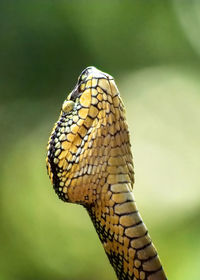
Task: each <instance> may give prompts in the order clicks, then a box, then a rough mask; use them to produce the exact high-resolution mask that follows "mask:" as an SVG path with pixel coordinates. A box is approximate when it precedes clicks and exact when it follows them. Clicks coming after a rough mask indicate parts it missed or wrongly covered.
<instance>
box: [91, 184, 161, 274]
mask: <svg viewBox="0 0 200 280" xmlns="http://www.w3.org/2000/svg"><path fill="white" fill-rule="evenodd" d="M107 188H108V189H107V191H106V192H105V193H106V195H105V196H104V195H103V197H102V198H101V200H99V201H97V203H96V204H95V205H92V206H90V207H87V211H88V213H89V215H90V217H91V219H92V222H93V224H94V227H95V229H96V231H97V233H98V236H99V238H100V241H101V242H102V245H103V247H104V250H105V252H106V254H107V256H108V258H109V261H110V263H111V265H112V266H113V268H114V270H115V272H116V274H117V277H118V279H120V280H133V279H134V280H135V279H148V280H163V279H166V276H165V274H164V272H163V269H162V266H161V263H160V260H159V258H158V255H157V252H156V249H155V247H154V245H153V244H152V242H151V239H150V237H149V235H148V231H147V228H146V226H145V225H144V223H143V221H142V218H141V216H140V214H139V212H138V210H137V207H136V204H135V201H134V197H133V194H132V193H131V192H130V190H129V184H113V185H110V186H108V187H107Z"/></svg>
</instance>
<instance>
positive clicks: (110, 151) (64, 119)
mask: <svg viewBox="0 0 200 280" xmlns="http://www.w3.org/2000/svg"><path fill="white" fill-rule="evenodd" d="M46 165H47V171H48V174H49V177H50V180H51V182H52V184H53V188H54V190H55V192H56V193H57V195H58V197H59V198H60V199H61V200H63V201H64V202H70V203H76V204H80V205H82V206H83V207H84V208H85V209H86V210H87V212H88V214H89V216H90V218H91V220H92V222H93V225H94V227H95V229H96V232H97V234H98V236H99V239H100V241H101V243H102V245H103V247H104V250H105V252H106V254H107V256H108V259H109V261H110V264H111V265H112V267H113V268H114V270H115V272H116V276H117V279H119V280H136V279H141V280H164V279H167V278H166V274H165V272H164V270H163V267H162V265H161V261H160V258H159V256H158V253H157V250H156V249H155V246H154V245H153V243H152V240H151V238H150V236H149V233H148V230H147V227H146V226H145V224H144V223H143V220H142V218H141V216H140V213H139V211H138V208H137V206H136V202H135V198H134V195H133V184H134V167H133V156H132V152H131V144H130V134H129V129H128V124H127V121H126V113H125V106H124V104H123V101H122V99H121V96H120V93H119V90H118V88H117V85H116V83H115V80H114V78H113V77H112V76H111V75H109V74H107V73H105V72H102V71H100V70H98V69H97V68H96V67H93V66H90V67H87V68H86V69H84V70H83V71H82V72H81V74H80V76H79V78H78V81H77V83H76V85H75V87H74V89H73V90H72V91H71V92H70V93H69V95H68V96H67V98H66V99H65V100H64V102H63V104H62V108H61V113H60V116H59V119H58V121H57V122H56V123H55V125H54V127H53V130H52V133H51V135H50V137H49V141H48V144H47V158H46Z"/></svg>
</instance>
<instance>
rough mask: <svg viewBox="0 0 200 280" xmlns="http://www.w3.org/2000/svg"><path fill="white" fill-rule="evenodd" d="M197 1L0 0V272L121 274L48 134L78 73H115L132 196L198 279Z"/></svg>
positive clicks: (175, 276) (174, 278) (167, 248)
mask: <svg viewBox="0 0 200 280" xmlns="http://www.w3.org/2000/svg"><path fill="white" fill-rule="evenodd" d="M199 30H200V2H199V1H198V0H196V1H192V0H191V1H179V0H177V1H175V0H174V1H168V0H165V1H132V0H131V1H66V0H65V1H64V0H60V1H53V0H49V1H37V0H35V1H32V0H29V1H25V0H24V1H21V0H18V1H7V0H6V1H0V98H1V102H0V128H1V137H0V147H1V161H0V183H1V186H0V280H23V279H24V280H31V279H34V280H35V279H38V280H43V279H44V280H46V279H48V280H51V279H52V280H64V279H65V280H78V279H83V280H84V279H85V280H93V279H95V280H100V279H104V280H110V279H113V280H114V279H116V277H115V274H114V272H113V270H112V268H111V266H110V265H109V262H108V260H107V257H106V255H105V253H104V251H103V248H102V246H101V244H100V242H99V240H98V238H97V235H96V233H95V230H94V228H93V226H92V223H91V221H90V219H89V217H88V216H87V213H86V212H85V210H84V209H83V208H81V207H80V206H76V205H70V204H65V203H63V202H61V201H60V200H58V198H57V196H56V195H55V193H54V191H53V188H52V186H51V184H50V180H49V179H48V177H47V175H46V167H45V155H46V143H47V140H48V137H49V134H50V131H51V129H52V126H53V124H54V122H55V121H56V120H57V118H58V115H59V111H60V107H61V104H62V102H63V100H64V98H65V97H66V95H67V94H68V93H69V92H70V90H71V89H72V88H73V87H74V85H75V83H76V80H77V77H78V75H79V74H80V72H81V71H82V70H83V69H84V68H85V67H87V66H89V65H94V66H96V67H98V68H100V69H101V70H103V71H105V72H108V73H110V74H111V75H113V76H114V77H115V79H116V83H117V84H118V87H119V89H120V92H121V96H122V98H123V100H124V102H125V105H126V108H127V118H128V123H129V128H130V131H131V141H132V150H133V154H134V162H135V173H136V184H135V196H136V200H137V203H138V207H139V209H140V211H141V214H142V216H143V219H144V221H145V223H146V224H147V226H148V228H149V231H150V235H151V237H152V239H153V241H154V243H155V245H156V247H157V249H158V251H159V255H160V258H161V260H162V263H163V266H164V268H165V271H166V273H167V276H168V278H169V279H171V280H179V279H181V280H183V279H199V277H200V269H199V262H200V203H199V201H200V188H199V170H200V161H199V156H200V145H199V143H200V125H199V120H200V117H199V115H200V114H199V112H200V79H199V74H200V36H199Z"/></svg>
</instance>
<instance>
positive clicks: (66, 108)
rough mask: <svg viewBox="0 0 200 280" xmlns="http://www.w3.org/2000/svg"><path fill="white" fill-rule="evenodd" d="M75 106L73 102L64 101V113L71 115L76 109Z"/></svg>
mask: <svg viewBox="0 0 200 280" xmlns="http://www.w3.org/2000/svg"><path fill="white" fill-rule="evenodd" d="M74 104H75V103H74V101H72V100H67V101H64V103H63V105H62V111H63V112H64V113H69V112H70V111H71V110H72V109H73V108H74Z"/></svg>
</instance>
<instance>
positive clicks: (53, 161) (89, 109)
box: [46, 67, 132, 205]
mask: <svg viewBox="0 0 200 280" xmlns="http://www.w3.org/2000/svg"><path fill="white" fill-rule="evenodd" d="M127 143H128V145H129V135H128V128H127V124H126V121H125V117H124V106H123V103H122V101H121V98H120V95H119V91H118V89H117V86H116V84H115V82H114V79H113V77H112V76H110V75H108V74H106V73H104V72H101V71H100V70H98V69H97V68H95V67H87V68H86V69H85V70H84V71H82V73H81V74H80V76H79V78H78V82H77V83H76V85H75V87H74V89H73V90H72V92H71V93H70V94H69V95H68V97H67V98H66V100H65V101H64V102H63V105H62V108H61V113H60V117H59V120H58V121H57V122H56V124H55V126H54V128H53V131H52V134H51V136H50V138H49V142H48V147H47V149H48V155H47V160H46V161H47V170H48V174H49V176H50V179H51V181H52V183H53V186H54V189H55V191H56V193H57V194H58V196H59V198H61V199H62V200H64V201H67V202H73V203H79V204H83V205H86V204H90V203H94V202H95V201H97V200H98V198H99V196H100V194H101V192H102V186H103V185H105V184H108V183H109V182H106V181H107V177H108V174H109V166H111V165H113V164H116V157H118V160H119V161H120V162H123V163H124V164H125V163H126V161H130V162H132V158H129V157H130V155H131V153H130V151H129V148H127ZM126 150H127V151H126ZM128 153H129V155H127V158H125V154H128Z"/></svg>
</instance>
